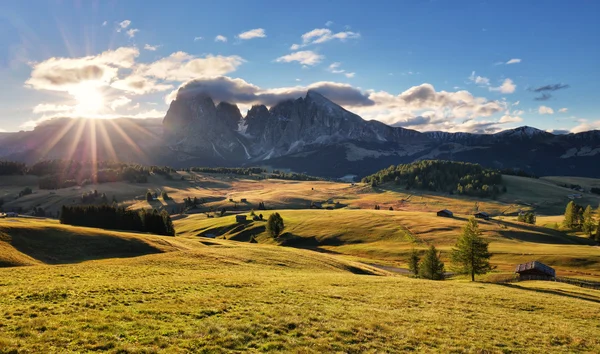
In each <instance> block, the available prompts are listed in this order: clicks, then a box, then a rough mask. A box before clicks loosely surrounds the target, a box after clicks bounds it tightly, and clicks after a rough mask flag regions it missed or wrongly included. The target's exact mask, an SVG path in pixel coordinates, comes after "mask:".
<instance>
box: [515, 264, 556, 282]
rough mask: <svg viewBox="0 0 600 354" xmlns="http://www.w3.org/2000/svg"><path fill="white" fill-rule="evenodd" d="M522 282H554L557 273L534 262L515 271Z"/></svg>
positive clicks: (521, 265) (519, 266)
mask: <svg viewBox="0 0 600 354" xmlns="http://www.w3.org/2000/svg"><path fill="white" fill-rule="evenodd" d="M515 273H517V274H518V275H519V279H520V280H554V278H556V271H555V270H554V268H552V267H549V266H547V265H545V264H544V263H541V262H538V261H533V262H527V263H523V264H519V265H518V266H517V268H516V269H515Z"/></svg>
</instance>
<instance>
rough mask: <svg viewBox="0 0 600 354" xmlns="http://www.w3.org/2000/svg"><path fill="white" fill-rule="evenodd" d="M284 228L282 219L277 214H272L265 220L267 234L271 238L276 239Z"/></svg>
mask: <svg viewBox="0 0 600 354" xmlns="http://www.w3.org/2000/svg"><path fill="white" fill-rule="evenodd" d="M284 228H285V225H284V223H283V218H282V217H281V215H279V213H273V214H271V215H270V216H269V219H267V233H268V234H269V236H271V237H272V238H278V237H279V235H281V233H282V232H283V229H284Z"/></svg>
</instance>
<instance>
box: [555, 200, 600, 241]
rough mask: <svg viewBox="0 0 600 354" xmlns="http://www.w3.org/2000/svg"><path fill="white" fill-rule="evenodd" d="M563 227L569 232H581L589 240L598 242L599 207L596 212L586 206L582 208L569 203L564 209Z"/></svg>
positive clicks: (599, 230) (599, 238)
mask: <svg viewBox="0 0 600 354" xmlns="http://www.w3.org/2000/svg"><path fill="white" fill-rule="evenodd" d="M563 226H564V227H566V228H568V229H571V230H581V231H582V232H583V233H585V234H586V235H587V236H588V237H589V238H591V239H593V240H596V241H598V242H600V207H599V208H598V209H596V212H594V211H593V210H592V207H591V206H590V205H588V206H587V207H585V208H584V207H583V205H579V204H577V203H575V202H574V201H570V202H569V203H568V204H567V207H566V208H565V215H564V219H563Z"/></svg>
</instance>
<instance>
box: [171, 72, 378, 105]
mask: <svg viewBox="0 0 600 354" xmlns="http://www.w3.org/2000/svg"><path fill="white" fill-rule="evenodd" d="M309 89H310V90H314V91H316V92H318V93H320V94H321V95H323V96H325V97H327V98H328V99H330V100H332V101H333V102H335V103H337V104H339V105H347V106H372V105H374V104H375V102H373V101H372V100H371V99H369V97H368V95H366V94H364V93H362V92H361V91H360V90H358V89H356V88H354V87H352V86H350V85H346V84H338V83H335V82H318V83H315V84H312V85H310V86H308V87H287V88H280V89H276V90H263V89H261V88H259V87H257V86H255V85H252V84H249V83H248V82H246V81H244V80H242V79H232V78H229V77H226V76H220V77H214V78H206V79H197V80H193V81H189V82H188V83H186V84H184V85H183V86H181V87H180V88H179V90H178V91H177V97H178V98H180V97H186V96H188V95H199V94H206V95H208V96H210V97H211V98H212V99H213V100H214V101H216V102H230V103H245V104H256V103H260V104H264V105H266V106H273V105H275V104H277V103H279V102H281V101H285V100H289V99H296V98H299V97H303V96H304V95H306V92H307V91H308V90H309Z"/></svg>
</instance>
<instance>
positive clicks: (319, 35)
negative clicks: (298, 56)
mask: <svg viewBox="0 0 600 354" xmlns="http://www.w3.org/2000/svg"><path fill="white" fill-rule="evenodd" d="M301 38H302V43H301V44H293V45H292V46H291V47H290V49H291V50H298V49H300V48H302V47H306V46H308V45H311V44H319V43H325V42H328V41H331V40H333V39H339V40H340V41H342V42H345V41H346V40H348V39H357V38H360V33H357V32H351V31H344V32H337V33H334V32H332V31H331V30H330V29H329V28H315V29H314V30H312V31H309V32H306V33H304V34H303V35H302V36H301Z"/></svg>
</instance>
